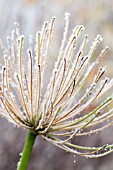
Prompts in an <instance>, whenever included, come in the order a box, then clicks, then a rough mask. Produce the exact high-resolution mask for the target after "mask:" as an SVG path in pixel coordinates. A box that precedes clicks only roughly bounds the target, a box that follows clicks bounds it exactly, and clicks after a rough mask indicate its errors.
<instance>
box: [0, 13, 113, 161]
mask: <svg viewBox="0 0 113 170" xmlns="http://www.w3.org/2000/svg"><path fill="white" fill-rule="evenodd" d="M65 15H66V17H65V22H66V24H65V28H64V33H63V40H62V42H61V47H60V50H59V55H58V58H57V61H56V62H55V65H54V69H53V74H52V77H51V78H50V82H49V84H48V86H47V90H46V92H45V94H44V96H42V95H41V94H42V91H43V87H44V86H45V85H44V84H43V81H44V75H45V72H46V71H47V69H48V67H49V66H48V65H47V60H48V59H49V58H50V57H49V48H50V43H51V38H52V37H53V27H54V22H55V17H53V18H52V19H51V22H50V23H48V22H45V23H44V25H43V27H42V30H41V31H40V32H38V33H37V35H36V46H35V48H34V51H33V50H32V49H33V47H32V49H28V51H27V57H25V56H26V53H25V51H24V50H23V45H24V36H23V35H20V31H19V25H18V24H17V23H16V24H15V25H16V29H15V30H14V31H13V32H12V35H11V37H8V39H7V47H5V46H4V45H3V44H2V49H3V54H4V66H3V67H2V69H1V70H0V73H1V74H0V77H1V82H0V101H1V103H0V112H1V114H2V115H3V116H5V117H6V118H7V119H8V120H9V121H11V122H13V123H14V124H16V125H18V126H21V127H23V128H26V129H29V130H31V131H33V132H34V133H35V134H37V135H41V136H42V137H43V138H44V139H46V140H48V141H49V142H51V143H53V144H54V145H56V146H58V147H60V148H62V149H64V150H66V151H68V152H71V153H73V154H78V155H82V156H86V157H90V158H93V157H95V158H96V157H100V156H104V155H107V154H109V153H111V152H112V151H113V145H104V146H102V147H85V146H79V145H76V144H74V143H73V144H72V143H71V142H70V141H71V140H72V139H74V138H76V137H77V136H81V138H82V136H85V135H89V134H92V133H96V132H99V131H101V130H103V129H105V128H107V127H109V126H110V125H111V124H113V121H112V117H113V109H110V107H109V109H108V105H110V104H111V103H112V101H113V99H112V96H110V97H109V98H107V99H106V100H104V101H103V102H101V103H100V104H98V105H96V104H95V105H94V106H93V104H94V103H95V101H97V100H100V99H102V98H103V95H104V94H105V93H106V92H107V91H108V90H109V89H110V88H111V87H112V86H113V80H110V81H109V80H108V78H106V77H105V76H104V74H105V72H106V66H105V67H100V68H98V70H97V67H98V64H99V63H100V60H101V59H102V57H103V56H104V54H105V53H106V51H107V49H108V47H106V48H105V49H104V50H102V51H101V53H100V55H99V56H97V58H96V60H95V61H93V62H92V57H93V55H94V52H95V49H96V48H97V46H98V44H100V42H101V41H102V37H101V35H97V37H96V38H95V40H94V42H93V43H92V45H91V47H90V48H89V52H88V54H87V55H85V52H84V51H85V49H86V48H87V47H86V46H87V39H88V36H87V35H85V36H84V39H83V41H82V44H81V45H80V48H79V50H77V48H76V46H77V45H78V44H77V43H78V41H79V40H78V38H79V37H80V34H81V32H82V31H83V30H84V27H83V26H82V25H80V26H79V25H78V26H76V27H75V28H74V29H73V31H72V34H71V35H70V37H69V38H68V28H69V14H68V13H66V14H65ZM94 70H95V71H96V73H95V75H94V78H93V79H92V77H91V75H92V74H93V73H94ZM90 79H91V80H92V83H90V85H89V84H87V81H88V80H90ZM86 86H88V87H87V88H86ZM78 94H79V95H80V97H78ZM81 94H82V95H81ZM92 106H93V107H92ZM108 119H109V120H110V121H109V122H107V124H103V126H99V125H101V124H102V123H103V122H106V120H108ZM73 141H74V140H73Z"/></svg>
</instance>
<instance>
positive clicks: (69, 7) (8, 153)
mask: <svg viewBox="0 0 113 170" xmlns="http://www.w3.org/2000/svg"><path fill="white" fill-rule="evenodd" d="M66 11H67V12H70V14H71V17H70V31H71V30H72V28H73V27H74V26H75V25H78V24H83V25H84V26H85V32H86V33H87V34H88V35H89V39H90V40H93V38H94V37H95V36H96V35H97V34H98V33H101V34H102V36H103V37H104V41H103V43H102V46H101V47H104V46H105V45H108V46H109V47H110V52H109V53H108V56H107V57H106V59H105V60H104V63H107V64H109V65H110V69H108V73H109V75H110V76H112V75H113V70H112V67H113V66H112V65H113V0H95V1H94V0H62V1H61V0H0V38H1V39H2V40H3V42H5V40H6V37H7V36H8V35H9V34H10V32H11V30H12V29H13V28H14V24H13V23H14V22H15V21H17V22H19V23H20V27H21V33H22V34H24V35H25V37H26V41H27V40H28V35H29V34H33V35H35V33H36V32H37V31H38V30H40V28H41V25H42V24H43V22H44V21H45V20H50V19H51V17H52V16H53V15H55V16H56V23H55V31H54V34H55V38H54V48H53V49H52V54H54V55H53V57H52V59H51V62H52V61H53V60H55V58H56V54H57V53H58V48H59V46H60V43H59V42H60V40H61V37H62V31H63V25H64V13H65V12H66ZM0 62H2V56H0ZM25 135H26V131H25V130H23V129H21V128H19V129H17V128H14V127H13V125H12V124H10V123H8V122H7V120H5V119H4V118H1V117H0V170H7V169H8V170H16V164H17V162H18V160H19V153H20V152H21V151H22V147H23V144H24V140H25ZM112 136H113V128H112V127H111V128H109V129H108V130H106V131H105V132H102V133H99V134H97V135H96V136H93V135H92V137H88V138H87V141H84V142H85V143H86V145H87V144H92V143H93V144H95V145H96V146H98V145H99V144H101V143H102V144H103V142H104V141H105V142H111V143H112V142H113V137H112ZM82 140H84V139H82ZM76 142H77V143H78V142H79V143H81V140H80V139H77V141H76ZM74 161H75V163H74ZM75 169H76V170H95V169H96V170H112V169H113V154H111V155H109V156H107V157H104V158H100V159H96V160H94V159H91V160H90V159H85V158H80V157H78V156H74V155H72V154H69V153H66V152H65V151H62V150H60V149H58V148H56V147H55V146H53V145H52V144H49V143H48V142H46V141H43V140H42V139H41V138H40V137H39V138H37V140H36V143H35V146H34V150H33V153H32V158H31V161H30V164H29V168H28V170H75Z"/></svg>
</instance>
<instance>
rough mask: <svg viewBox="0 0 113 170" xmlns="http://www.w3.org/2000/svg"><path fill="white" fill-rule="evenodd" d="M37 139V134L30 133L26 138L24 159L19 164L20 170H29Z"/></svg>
mask: <svg viewBox="0 0 113 170" xmlns="http://www.w3.org/2000/svg"><path fill="white" fill-rule="evenodd" d="M35 139H36V134H34V133H32V132H31V131H29V132H28V134H27V137H26V141H25V145H24V149H23V152H22V157H21V159H20V162H19V166H18V170H27V167H28V163H29V160H30V155H31V152H32V149H33V145H34V142H35Z"/></svg>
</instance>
